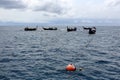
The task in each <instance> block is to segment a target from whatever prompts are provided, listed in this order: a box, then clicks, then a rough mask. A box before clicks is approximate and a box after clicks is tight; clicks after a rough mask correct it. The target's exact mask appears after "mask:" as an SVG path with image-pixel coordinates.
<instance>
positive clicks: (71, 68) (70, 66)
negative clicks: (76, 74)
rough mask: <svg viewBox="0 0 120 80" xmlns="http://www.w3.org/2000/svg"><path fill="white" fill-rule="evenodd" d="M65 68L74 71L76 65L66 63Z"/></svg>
mask: <svg viewBox="0 0 120 80" xmlns="http://www.w3.org/2000/svg"><path fill="white" fill-rule="evenodd" d="M66 70H67V71H75V70H76V67H75V66H74V65H73V64H68V65H67V66H66Z"/></svg>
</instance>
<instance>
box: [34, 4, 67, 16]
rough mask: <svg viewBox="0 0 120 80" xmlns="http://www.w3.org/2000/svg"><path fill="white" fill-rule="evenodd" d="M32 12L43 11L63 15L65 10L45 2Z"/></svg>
mask: <svg viewBox="0 0 120 80" xmlns="http://www.w3.org/2000/svg"><path fill="white" fill-rule="evenodd" d="M33 10H34V11H44V12H50V13H55V14H59V15H60V14H64V13H65V12H66V10H67V9H66V8H65V7H63V6H62V5H61V4H58V3H53V2H46V3H45V4H44V5H42V6H36V7H35V8H34V9H33Z"/></svg>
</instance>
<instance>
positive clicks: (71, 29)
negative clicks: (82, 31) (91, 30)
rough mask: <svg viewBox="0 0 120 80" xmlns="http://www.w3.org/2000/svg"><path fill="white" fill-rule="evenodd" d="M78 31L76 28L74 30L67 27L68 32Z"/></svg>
mask: <svg viewBox="0 0 120 80" xmlns="http://www.w3.org/2000/svg"><path fill="white" fill-rule="evenodd" d="M76 30H77V28H76V27H74V28H68V27H67V32H70V31H76Z"/></svg>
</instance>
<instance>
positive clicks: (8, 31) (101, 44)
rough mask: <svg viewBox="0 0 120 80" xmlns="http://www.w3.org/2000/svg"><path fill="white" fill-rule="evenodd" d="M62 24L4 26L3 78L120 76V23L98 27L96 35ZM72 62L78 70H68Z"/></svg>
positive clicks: (0, 37)
mask: <svg viewBox="0 0 120 80" xmlns="http://www.w3.org/2000/svg"><path fill="white" fill-rule="evenodd" d="M58 28H59V29H58V30H57V31H44V30H41V28H40V27H39V29H38V30H37V31H24V30H23V29H24V27H2V26H1V27H0V80H120V27H114V26H112V27H109V26H108V27H105V26H104V27H102V26H101V27H96V28H97V32H96V34H95V35H89V34H88V32H87V31H84V30H83V29H82V27H78V30H77V31H76V32H67V31H66V27H58ZM70 63H71V64H74V65H75V66H76V68H77V70H76V71H74V72H69V71H66V70H65V67H66V66H67V65H68V64H70ZM79 68H83V70H82V71H79V70H78V69H79Z"/></svg>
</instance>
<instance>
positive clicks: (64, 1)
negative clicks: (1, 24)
mask: <svg viewBox="0 0 120 80" xmlns="http://www.w3.org/2000/svg"><path fill="white" fill-rule="evenodd" d="M76 18H77V19H105V20H107V19H115V20H120V0H0V21H6V22H7V21H11V22H49V21H50V20H59V19H76Z"/></svg>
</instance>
